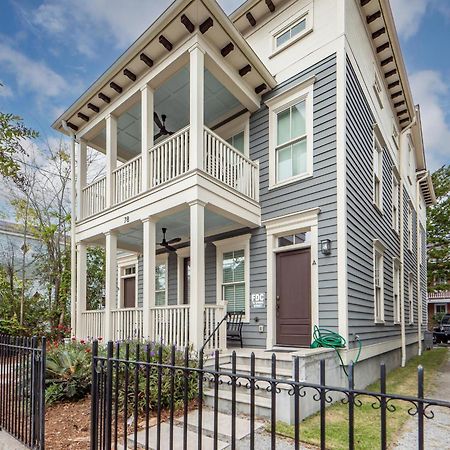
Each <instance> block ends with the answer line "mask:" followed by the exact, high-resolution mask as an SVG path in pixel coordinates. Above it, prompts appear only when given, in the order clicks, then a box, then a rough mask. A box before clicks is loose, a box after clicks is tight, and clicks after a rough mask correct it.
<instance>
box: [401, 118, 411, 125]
mask: <svg viewBox="0 0 450 450" xmlns="http://www.w3.org/2000/svg"><path fill="white" fill-rule="evenodd" d="M406 122H409V118H408V119H402V120H400V124H402V123H406Z"/></svg>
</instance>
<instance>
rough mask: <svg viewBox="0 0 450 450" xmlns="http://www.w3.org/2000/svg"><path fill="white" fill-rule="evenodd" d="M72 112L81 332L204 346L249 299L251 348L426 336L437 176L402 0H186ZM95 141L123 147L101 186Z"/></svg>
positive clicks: (394, 357)
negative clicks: (399, 23)
mask: <svg viewBox="0 0 450 450" xmlns="http://www.w3.org/2000/svg"><path fill="white" fill-rule="evenodd" d="M53 127H54V128H55V129H56V130H59V131H61V132H64V133H66V134H71V133H72V135H73V138H74V140H76V142H77V152H78V154H77V206H76V217H77V222H76V229H75V240H76V245H77V253H76V255H77V256H76V258H77V277H76V278H77V281H76V283H77V284H76V292H77V295H76V297H77V301H76V311H77V312H76V318H75V317H73V320H74V322H73V324H74V325H75V326H76V330H77V335H78V336H84V337H86V336H98V335H102V336H103V337H106V338H108V339H110V338H111V339H124V338H129V337H132V336H137V335H139V336H144V337H149V338H150V339H153V340H164V341H165V342H170V343H174V344H177V345H179V346H182V345H185V344H187V343H191V344H192V345H193V347H194V349H199V348H200V347H202V345H203V343H204V339H205V336H207V335H208V334H209V333H210V331H212V330H213V328H214V326H215V324H216V323H218V321H219V320H220V319H221V318H222V317H223V315H224V314H225V311H226V310H228V311H238V310H243V311H244V312H245V323H244V329H243V330H244V332H243V338H244V339H243V341H244V347H245V348H261V349H277V348H280V347H283V348H284V349H285V348H286V347H287V348H291V349H292V351H295V350H296V349H298V348H304V350H302V351H301V355H302V357H303V358H304V359H305V361H306V360H308V358H309V357H311V358H313V357H315V356H314V355H317V354H318V351H317V350H314V349H309V348H308V347H309V344H310V342H311V339H312V330H313V327H314V325H316V324H318V325H320V326H321V327H325V328H329V329H333V330H335V331H338V332H339V333H340V334H341V335H342V336H343V337H344V338H345V339H346V340H347V342H348V346H347V348H346V349H343V350H342V352H341V354H342V357H343V359H344V361H345V362H349V361H350V360H351V359H353V358H354V357H355V355H356V349H357V343H356V340H355V339H356V336H357V335H358V336H359V338H360V339H361V340H362V342H363V351H362V355H361V360H360V363H359V367H362V368H364V367H366V368H368V367H371V366H369V365H370V364H372V363H374V362H377V361H380V360H381V359H383V360H386V362H387V363H388V364H390V367H392V366H393V365H398V364H399V363H400V357H401V358H402V361H403V362H404V361H405V360H406V359H407V358H408V357H409V356H411V355H412V354H414V353H417V352H418V351H419V352H420V348H421V341H422V337H423V330H424V328H426V323H427V309H426V259H425V248H426V235H425V229H426V228H425V218H426V211H425V210H426V207H427V205H430V204H432V203H433V202H434V193H433V187H432V183H431V178H430V175H429V173H428V171H427V168H426V164H425V155H424V148H423V140H422V132H421V122H420V111H419V108H418V106H415V105H414V103H413V99H412V96H411V91H410V87H409V82H408V78H407V75H406V70H405V67H404V63H403V58H402V54H401V50H400V47H399V43H398V39H397V34H396V31H395V27H394V23H393V18H392V13H391V10H390V6H389V3H388V1H387V0H364V1H360V0H358V1H355V0H348V1H342V0H307V1H305V0H297V1H295V0H291V1H280V0H273V1H270V0H248V1H247V2H245V3H244V4H243V5H242V6H241V7H240V8H238V9H237V10H236V11H235V12H234V13H233V14H231V16H229V17H228V16H227V15H226V14H225V13H224V12H223V11H222V9H221V8H220V7H219V6H218V4H217V3H216V2H215V1H214V0H177V1H175V2H174V3H173V4H172V5H171V6H170V7H169V8H168V9H167V10H166V11H165V12H164V13H163V15H162V16H161V17H159V18H158V19H157V20H156V21H155V22H154V23H153V25H151V27H150V28H149V29H148V30H147V31H145V32H144V33H143V34H142V36H141V37H139V39H138V40H137V41H136V42H135V43H133V44H132V46H131V47H130V48H129V49H128V50H127V51H126V52H125V53H124V54H123V55H122V56H121V57H120V58H119V59H118V60H117V61H116V62H115V63H114V64H113V65H112V66H111V67H110V68H109V69H108V70H107V71H106V72H105V73H104V74H103V75H102V76H101V77H100V78H99V79H98V80H97V81H96V82H95V83H94V84H93V85H92V86H91V87H90V88H89V89H88V90H87V91H86V92H85V93H84V94H83V95H82V96H81V97H80V98H79V99H78V100H77V101H76V102H75V103H74V104H73V105H72V106H71V107H70V108H69V109H68V110H67V111H66V112H64V114H62V116H61V117H60V118H58V119H57V121H55V123H54V124H53ZM87 146H90V147H92V148H95V149H98V151H100V152H103V153H105V154H106V158H107V173H106V176H105V177H104V178H101V179H99V180H97V181H95V182H94V183H92V184H89V185H86V148H87ZM163 228H166V229H167V241H170V240H171V239H173V238H180V240H176V242H174V243H172V245H174V246H175V247H176V251H166V248H167V247H165V248H164V247H163V246H161V245H159V244H158V243H161V242H162V241H163V238H164V236H163V232H162V229H163ZM89 245H104V246H105V248H106V279H107V282H106V293H105V296H106V303H105V308H104V310H101V311H85V297H86V283H85V280H86V273H85V272H86V262H85V261H86V248H87V246H89ZM118 250H120V251H125V252H127V255H125V256H121V257H120V258H118V257H117V252H118ZM73 257H74V258H75V255H74V256H73ZM155 274H156V276H155ZM74 278H75V277H74ZM116 279H117V280H119V282H117V283H116V282H115V281H116ZM224 302H227V303H226V304H225V303H224ZM74 306H75V305H74ZM217 347H219V348H221V349H222V350H223V351H224V352H225V351H226V342H225V340H224V339H223V333H220V336H215V338H214V339H213V340H212V341H211V342H210V343H209V345H208V347H207V348H208V349H211V348H217ZM247 353H249V352H248V351H247ZM326 354H327V355H328V353H326ZM331 357H333V358H334V355H333V354H332V353H331ZM372 367H373V366H372ZM364 377H365V379H364V381H366V382H368V381H371V380H373V379H374V378H376V377H377V372H376V370H371V371H370V370H366V371H365V375H364ZM360 382H361V383H362V381H360Z"/></svg>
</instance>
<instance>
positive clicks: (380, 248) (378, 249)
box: [373, 239, 386, 324]
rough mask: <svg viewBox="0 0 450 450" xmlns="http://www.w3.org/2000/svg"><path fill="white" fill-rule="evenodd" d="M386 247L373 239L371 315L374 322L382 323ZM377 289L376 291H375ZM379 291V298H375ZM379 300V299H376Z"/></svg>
mask: <svg viewBox="0 0 450 450" xmlns="http://www.w3.org/2000/svg"><path fill="white" fill-rule="evenodd" d="M385 250H386V247H385V246H384V245H383V243H382V242H381V241H380V240H378V239H375V240H374V242H373V306H374V307H373V315H374V323H376V324H384V252H385ZM377 258H378V271H379V273H378V285H377V283H376V280H377V274H376V270H375V267H376V261H377ZM377 289H378V291H377ZM377 293H379V299H378V298H377V297H378V296H377ZM378 300H379V301H378Z"/></svg>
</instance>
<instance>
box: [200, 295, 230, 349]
mask: <svg viewBox="0 0 450 450" xmlns="http://www.w3.org/2000/svg"><path fill="white" fill-rule="evenodd" d="M226 311H227V307H226V303H219V304H206V305H205V339H207V338H208V337H209V336H210V335H211V333H213V332H214V334H213V335H212V336H211V339H210V340H209V341H208V342H207V343H206V345H205V348H204V351H205V352H207V351H211V350H223V349H226V348H227V321H226V320H224V321H223V322H222V323H221V324H220V326H219V328H218V329H217V330H215V331H214V329H215V328H216V326H217V325H218V324H219V322H220V321H221V320H222V319H223V318H224V316H225V314H226Z"/></svg>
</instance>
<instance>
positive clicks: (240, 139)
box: [227, 131, 245, 153]
mask: <svg viewBox="0 0 450 450" xmlns="http://www.w3.org/2000/svg"><path fill="white" fill-rule="evenodd" d="M244 139H245V138H244V131H241V132H239V133H237V134H234V135H233V136H230V137H229V138H228V139H227V142H228V143H229V144H230V145H232V146H233V147H234V148H235V149H236V150H238V151H240V152H241V153H244V152H245V140H244Z"/></svg>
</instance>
